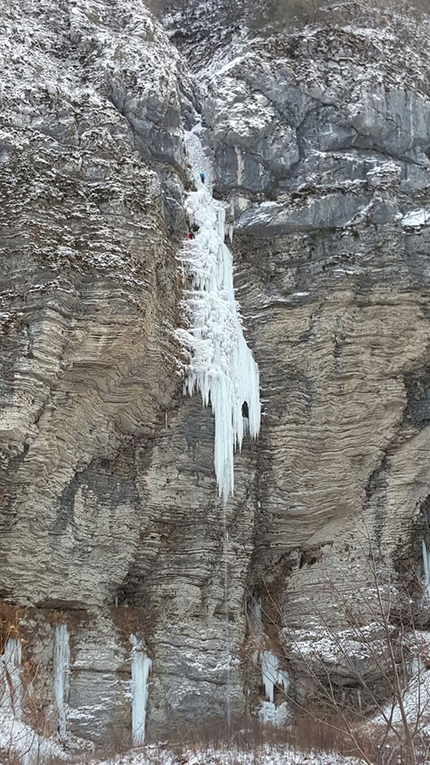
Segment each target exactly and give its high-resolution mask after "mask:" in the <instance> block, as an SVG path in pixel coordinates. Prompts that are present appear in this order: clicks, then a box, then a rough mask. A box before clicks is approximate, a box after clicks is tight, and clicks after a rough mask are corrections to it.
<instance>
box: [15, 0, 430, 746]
mask: <svg viewBox="0 0 430 765" xmlns="http://www.w3.org/2000/svg"><path fill="white" fill-rule="evenodd" d="M0 23H1V26H2V29H3V31H1V33H0V53H1V57H2V63H1V71H2V72H3V75H2V91H1V109H2V124H1V128H0V184H1V186H0V188H1V207H0V215H1V219H2V224H3V225H2V230H1V234H0V236H1V240H0V244H1V257H2V272H1V287H2V306H1V314H0V319H1V335H0V341H1V346H0V347H1V397H2V410H1V415H0V417H1V419H0V433H1V450H2V451H1V454H2V463H1V470H2V479H1V494H0V501H1V506H0V524H1V535H0V592H1V596H2V598H3V601H4V603H5V604H13V605H16V606H19V607H20V608H21V609H22V610H21V611H20V612H19V614H18V615H17V612H16V611H14V612H13V619H12V617H11V611H10V609H9V607H8V606H7V605H5V606H4V609H3V612H2V613H3V618H2V624H3V632H4V634H5V635H6V636H7V630H8V628H9V626H8V625H10V624H12V623H13V624H14V625H15V627H16V630H15V631H18V632H20V631H21V633H22V635H23V636H25V639H26V641H27V642H26V643H25V652H26V659H27V662H28V666H34V667H36V666H37V668H38V670H37V672H36V673H35V674H34V676H32V677H31V678H30V679H28V683H30V680H31V682H32V683H33V686H34V687H35V689H36V690H37V692H38V693H39V694H40V697H41V698H44V699H46V701H45V711H46V713H47V719H48V720H49V725H50V726H51V727H50V730H52V731H53V730H55V725H56V723H55V708H54V698H53V692H52V682H51V679H50V678H51V674H50V673H52V646H53V629H54V625H55V624H56V623H57V622H58V621H59V620H60V621H65V622H66V623H67V624H68V627H69V631H70V634H71V653H72V676H71V691H70V709H69V718H68V719H69V723H68V724H69V729H70V732H71V733H72V734H77V735H79V736H81V737H84V738H90V739H92V740H101V741H105V742H106V741H107V740H108V739H109V740H111V731H112V730H115V736H116V739H115V740H114V741H113V742H112V743H114V744H119V743H121V744H123V743H124V741H127V740H128V737H129V735H130V724H131V713H130V699H129V691H130V649H131V644H130V642H129V637H130V634H136V635H138V636H139V638H142V639H143V640H144V641H145V642H146V645H147V650H148V654H149V655H150V656H151V658H152V660H153V674H152V680H151V687H150V697H149V708H148V715H149V726H148V730H149V735H150V736H156V735H157V734H158V733H160V732H161V731H165V730H166V729H170V730H174V729H175V728H176V726H181V725H183V723H184V722H186V723H187V724H188V725H190V726H193V725H195V724H198V723H199V721H201V720H202V719H203V718H207V717H219V718H223V717H224V716H225V714H226V707H227V699H229V702H230V705H231V712H232V715H233V716H238V717H242V716H244V715H246V714H250V713H252V712H254V711H255V710H256V708H257V707H258V705H259V703H260V701H261V700H262V687H261V685H262V684H261V674H260V672H259V670H258V668H256V667H255V666H254V664H253V661H252V655H253V653H254V652H255V650H256V649H257V650H258V649H262V648H263V647H264V646H266V647H267V646H269V644H270V645H271V647H272V649H273V648H274V649H275V650H276V651H278V652H279V655H280V656H281V655H283V657H284V661H286V665H285V666H287V665H288V661H291V670H292V679H293V681H294V682H293V684H292V686H291V693H292V695H293V696H294V695H295V694H296V696H297V697H298V698H300V699H304V700H306V698H307V696H309V695H312V690H311V689H309V688H306V687H305V684H304V683H303V682H302V678H301V676H300V662H298V661H297V639H296V638H297V636H298V638H299V639H300V640H301V639H302V638H303V634H304V633H303V630H305V629H306V628H307V627H309V625H312V626H313V627H314V628H315V629H316V633H315V634H318V628H319V627H321V626H324V627H327V626H328V628H329V629H330V630H336V629H337V628H342V627H345V625H346V623H347V614H348V613H349V609H350V608H351V607H354V609H355V611H356V613H357V617H356V618H357V619H358V621H359V622H360V624H362V625H366V624H367V623H369V622H370V621H374V620H375V611H374V607H373V604H372V598H370V602H369V598H367V597H366V596H363V597H362V598H361V597H360V598H358V597H357V592H360V593H363V592H366V585H369V584H370V585H372V583H373V584H374V582H372V577H373V571H372V569H371V567H370V566H369V558H368V547H369V541H371V544H372V547H373V549H375V550H376V551H377V553H378V561H379V560H381V561H383V562H384V564H385V565H386V566H387V567H388V568H390V567H391V568H392V569H393V570H394V571H395V572H397V573H398V572H399V565H398V564H399V561H400V559H401V560H402V561H407V563H408V566H409V569H410V570H412V569H414V567H415V569H414V570H416V573H417V576H418V577H421V575H422V569H421V564H420V561H419V550H420V544H421V537H422V536H423V535H424V537H425V539H426V540H427V541H429V537H428V531H427V512H428V506H429V503H428V497H429V496H430V471H429V458H428V455H429V450H430V435H429V422H430V404H429V401H430V393H429V390H430V373H429V369H430V313H429V310H428V300H429V282H430V270H429V266H428V262H427V261H428V258H429V255H430V226H429V225H428V223H429V222H430V160H429V156H430V91H429V74H428V73H429V71H430V70H429V61H428V51H427V49H426V44H427V39H428V35H427V32H426V31H425V30H426V29H427V30H428V22H426V20H425V19H424V20H423V22H422V25H421V27H420V28H418V27H415V26H414V25H413V24H412V22H411V23H410V24H408V23H407V22H406V21H405V20H401V19H397V20H396V19H394V21H393V20H392V19H391V21H387V20H385V22H384V23H385V24H388V23H389V26H388V27H378V26H377V25H376V24H375V25H374V27H372V20H371V19H370V20H368V27H367V28H364V27H359V26H357V25H355V26H354V25H351V24H350V25H344V26H343V27H340V26H339V27H335V28H330V27H323V26H320V27H314V28H308V29H306V30H304V31H302V32H297V33H294V34H289V35H283V36H279V37H276V38H270V39H269V40H264V41H263V40H261V39H260V40H254V41H250V40H248V39H246V37H244V34H243V32H242V33H238V35H237V36H236V38H234V39H233V41H231V39H229V43H228V45H227V46H226V47H225V48H222V46H221V48H218V50H217V53H216V56H215V58H214V61H213V62H212V63H211V65H210V66H209V67H208V68H206V69H204V70H203V71H200V72H199V73H198V75H197V74H193V73H192V72H190V71H189V70H188V69H187V65H186V63H185V60H184V58H182V57H181V55H180V54H179V53H177V51H176V50H175V49H174V47H173V46H172V45H170V43H169V42H168V39H167V38H166V37H165V35H164V34H163V32H162V31H161V28H160V27H159V25H157V23H156V22H155V21H154V20H153V19H151V18H150V17H149V15H148V13H147V12H146V10H145V8H144V7H143V6H142V5H141V4H140V3H131V2H128V0H115V2H107V1H104V2H102V1H100V2H94V3H84V2H83V0H78V1H76V2H75V1H74V2H72V0H70V1H66V0H63V1H62V2H60V3H57V2H56V3H54V2H52V3H51V2H46V0H40V2H38V1H36V0H34V2H31V0H11V2H10V3H8V4H7V5H6V6H2V9H1V10H0ZM426 24H427V26H426ZM199 104H200V105H201V106H199ZM200 108H201V109H202V110H203V112H202V113H203V123H204V125H205V133H204V138H205V142H206V145H207V148H208V152H209V153H210V154H211V156H212V157H213V166H214V177H215V193H216V194H217V195H218V196H219V197H222V198H223V199H225V200H226V202H228V204H229V208H230V213H229V214H230V217H231V221H232V223H234V227H235V234H234V240H233V253H234V258H235V263H236V269H237V270H236V277H235V278H236V285H237V290H238V298H239V301H240V304H241V309H242V315H243V316H244V323H245V327H246V331H247V337H248V341H249V344H250V346H251V348H252V349H253V352H254V355H255V358H256V359H257V361H258V363H259V366H260V375H261V384H262V399H263V409H264V417H263V426H262V431H261V436H260V439H259V442H258V443H257V444H250V443H247V444H246V445H245V448H244V450H243V452H242V454H241V455H239V456H238V457H237V461H236V493H235V497H234V498H233V499H231V500H230V501H229V503H228V506H227V508H226V511H225V515H226V522H227V526H228V530H229V548H228V556H227V557H228V560H227V561H226V560H225V556H224V555H223V541H222V528H223V508H222V505H221V503H220V502H219V501H218V499H217V488H216V485H215V478H214V472H213V420H212V416H211V414H210V411H209V410H203V409H202V407H201V404H200V402H199V400H197V399H193V400H185V399H183V397H182V381H181V376H180V374H179V373H180V369H181V363H182V361H183V359H182V357H181V349H180V348H179V346H178V343H177V342H176V340H175V334H174V330H175V327H177V326H178V325H179V324H180V323H181V321H182V319H181V306H180V298H181V288H182V281H181V269H180V267H179V261H178V260H177V258H176V254H177V250H178V247H179V246H180V240H181V236H183V232H184V225H185V218H184V213H183V199H184V187H187V185H188V184H189V176H188V170H187V162H186V158H185V154H184V144H183V132H182V131H183V125H184V123H186V125H187V126H188V127H189V125H190V124H191V122H192V120H193V119H196V117H197V115H196V112H195V111H194V110H195V109H200ZM417 210H420V211H421V212H419V213H417V214H416V215H410V213H411V212H413V211H417ZM425 211H427V212H428V213H429V217H428V218H427V217H426V214H425ZM226 565H227V581H228V587H227V592H226V588H225V566H226ZM259 604H261V608H262V617H261V621H262V623H260V616H259V609H258V608H257V606H258V605H259ZM226 625H227V626H226ZM283 628H286V630H285V629H283ZM227 633H228V635H227ZM14 634H15V632H14ZM263 635H266V637H263ZM227 637H228V640H227ZM291 641H293V643H294V646H293V647H292V645H293V644H292V643H291ZM2 642H4V640H3V641H2ZM228 642H229V643H230V647H231V653H232V657H233V662H232V663H231V662H229V657H228V650H227V643H228ZM281 644H282V649H281ZM229 663H231V669H230V671H228V666H229ZM348 672H349V670H348V667H346V668H345V667H343V668H342V667H341V668H340V669H339V678H340V679H339V683H340V684H342V683H345V684H346V685H347V684H348V682H349V683H351V677H349V676H348ZM372 678H373V679H372ZM378 679H379V678H378V677H377V673H374V674H373V676H372V677H371V679H370V681H371V682H373V681H374V682H377V681H378ZM352 680H354V678H352ZM34 697H35V696H34V694H33V697H32V698H33V699H34ZM281 700H283V699H281ZM33 713H34V704H33V705H31V704H28V705H27V707H25V712H24V714H25V715H27V717H28V719H29V720H32V722H33V723H34V724H36V720H35V718H34V714H33Z"/></svg>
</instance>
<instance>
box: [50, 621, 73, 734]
mask: <svg viewBox="0 0 430 765" xmlns="http://www.w3.org/2000/svg"><path fill="white" fill-rule="evenodd" d="M69 638H70V636H69V630H68V629H67V625H66V624H57V626H56V627H55V635H54V695H55V702H56V704H57V712H58V736H59V738H60V740H61V741H63V742H64V741H66V740H67V709H68V704H69V695H70V642H69Z"/></svg>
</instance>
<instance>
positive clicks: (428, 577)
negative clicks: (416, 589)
mask: <svg viewBox="0 0 430 765" xmlns="http://www.w3.org/2000/svg"><path fill="white" fill-rule="evenodd" d="M422 548H423V566H424V595H425V596H426V597H427V598H430V553H429V551H428V550H427V545H426V543H425V541H424V539H423V540H422Z"/></svg>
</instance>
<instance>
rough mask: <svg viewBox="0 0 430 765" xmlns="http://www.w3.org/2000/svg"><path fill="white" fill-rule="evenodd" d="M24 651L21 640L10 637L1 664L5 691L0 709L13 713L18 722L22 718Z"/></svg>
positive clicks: (0, 673)
mask: <svg viewBox="0 0 430 765" xmlns="http://www.w3.org/2000/svg"><path fill="white" fill-rule="evenodd" d="M21 664H22V650H21V641H20V639H19V638H14V637H9V638H8V640H7V641H6V645H5V648H4V654H3V656H2V657H1V662H0V677H1V676H2V677H3V681H4V690H3V695H2V698H0V707H4V708H6V709H9V710H11V711H12V712H13V715H14V717H15V719H16V720H21V717H22V695H23V694H22V682H21Z"/></svg>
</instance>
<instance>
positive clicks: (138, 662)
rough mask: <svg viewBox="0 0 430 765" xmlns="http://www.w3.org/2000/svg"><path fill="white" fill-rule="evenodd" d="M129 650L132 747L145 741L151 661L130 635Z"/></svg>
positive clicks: (134, 637)
mask: <svg viewBox="0 0 430 765" xmlns="http://www.w3.org/2000/svg"><path fill="white" fill-rule="evenodd" d="M130 643H131V644H132V646H133V648H132V649H131V731H132V736H133V744H134V746H140V745H141V744H143V742H144V741H145V725H146V707H147V704H148V682H149V675H150V673H151V668H152V661H151V659H150V658H149V656H148V655H147V653H146V651H145V646H144V644H143V643H142V641H141V640H139V639H138V638H137V637H136V636H135V635H130Z"/></svg>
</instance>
